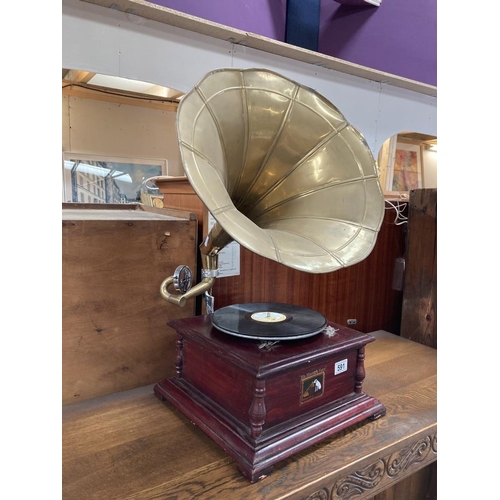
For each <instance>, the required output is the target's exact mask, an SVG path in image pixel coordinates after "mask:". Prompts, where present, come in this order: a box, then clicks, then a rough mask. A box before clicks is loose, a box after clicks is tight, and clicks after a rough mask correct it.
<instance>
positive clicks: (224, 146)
mask: <svg viewBox="0 0 500 500" xmlns="http://www.w3.org/2000/svg"><path fill="white" fill-rule="evenodd" d="M195 89H196V92H198V95H199V96H200V98H201V100H202V101H203V102H204V104H205V108H206V109H207V111H208V112H209V113H210V116H211V117H212V120H213V122H214V124H215V128H216V129H217V134H218V136H219V141H220V144H221V149H222V154H223V155H224V164H225V165H227V155H226V145H225V142H224V136H223V135H222V132H221V129H220V126H219V122H218V121H217V120H216V115H215V113H214V111H213V109H212V107H211V106H210V104H209V100H208V99H207V98H206V97H205V94H203V92H202V91H201V89H200V87H199V86H198V85H196V87H195ZM201 111H202V109H200V112H199V113H198V115H197V118H198V116H200V114H201ZM196 122H197V119H196V120H194V123H196ZM194 130H195V127H193V131H194ZM192 142H193V144H194V140H192ZM225 175H226V176H227V169H226V170H225ZM223 182H224V185H226V186H227V178H225V179H224V181H223Z"/></svg>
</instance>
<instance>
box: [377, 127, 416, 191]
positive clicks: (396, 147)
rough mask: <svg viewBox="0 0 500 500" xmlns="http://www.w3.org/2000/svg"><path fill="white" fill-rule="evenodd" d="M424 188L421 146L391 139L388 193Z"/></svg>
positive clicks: (395, 138)
mask: <svg viewBox="0 0 500 500" xmlns="http://www.w3.org/2000/svg"><path fill="white" fill-rule="evenodd" d="M421 187H422V152H421V147H420V144H412V143H409V142H408V143H407V142H398V141H397V136H393V137H392V138H391V141H390V144H389V157H388V162H387V176H386V186H385V189H386V191H410V190H412V189H418V188H421Z"/></svg>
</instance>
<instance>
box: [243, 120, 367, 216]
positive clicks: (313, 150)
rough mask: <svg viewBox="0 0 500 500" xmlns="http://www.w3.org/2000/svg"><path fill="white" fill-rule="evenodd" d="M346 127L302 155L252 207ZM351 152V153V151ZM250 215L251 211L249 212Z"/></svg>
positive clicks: (333, 132)
mask: <svg viewBox="0 0 500 500" xmlns="http://www.w3.org/2000/svg"><path fill="white" fill-rule="evenodd" d="M347 126H348V125H347V123H345V124H344V126H343V127H342V128H340V129H334V130H333V131H332V132H329V133H328V135H327V136H326V137H325V138H324V139H323V140H321V141H320V142H318V143H317V144H316V145H315V146H314V147H313V148H311V149H310V150H309V152H308V153H307V154H306V155H304V157H303V158H302V159H301V160H299V161H298V162H297V163H296V164H295V165H293V166H292V167H291V168H290V169H289V170H288V172H287V173H286V174H285V175H283V177H282V178H281V179H279V180H278V181H277V182H275V183H274V184H272V185H271V186H269V187H268V189H267V190H266V191H265V192H264V193H263V194H262V195H261V196H260V198H259V199H258V200H257V201H256V202H255V203H254V207H255V206H257V205H258V204H259V203H260V202H261V201H262V200H263V199H264V198H265V197H266V196H267V195H268V194H269V193H270V192H271V191H274V190H275V189H276V188H278V187H279V186H280V185H281V184H283V182H285V180H286V179H287V178H288V177H289V176H290V175H291V174H292V173H293V172H295V170H297V169H298V168H299V167H301V166H302V165H304V163H305V162H306V161H307V160H309V159H310V158H311V157H312V156H314V155H315V154H316V153H317V152H318V151H319V150H320V149H322V148H323V147H325V146H326V144H327V143H328V142H330V141H331V140H332V139H334V138H335V137H337V136H338V135H339V133H340V132H342V130H344V129H345V128H346V127H347ZM344 142H345V141H344ZM351 152H352V150H351ZM356 164H357V165H358V168H359V163H357V162H356ZM361 178H363V177H361ZM358 179H359V178H358ZM252 210H253V209H252ZM250 213H252V211H250Z"/></svg>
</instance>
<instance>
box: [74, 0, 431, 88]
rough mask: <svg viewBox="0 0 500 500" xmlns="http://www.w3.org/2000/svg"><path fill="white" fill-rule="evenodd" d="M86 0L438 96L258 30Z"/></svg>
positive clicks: (134, 3)
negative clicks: (248, 30) (275, 38)
mask: <svg viewBox="0 0 500 500" xmlns="http://www.w3.org/2000/svg"><path fill="white" fill-rule="evenodd" d="M83 1H84V2H87V3H91V4H94V5H100V6H101V7H107V8H112V9H115V10H118V11H122V12H124V13H126V14H133V15H137V16H140V17H143V18H146V19H150V20H152V21H156V22H159V23H163V24H168V25H170V26H175V27H177V28H181V29H185V30H187V31H192V32H195V33H199V34H202V35H207V36H211V37H213V38H217V39H220V40H226V41H228V42H230V43H235V44H238V45H244V46H246V47H251V48H253V49H257V50H261V51H263V52H268V53H271V54H276V55H279V56H283V57H287V58H289V59H294V60H297V61H302V62H305V63H309V64H313V65H315V66H321V67H324V68H327V69H331V70H335V71H339V72H341V73H346V74H349V75H353V76H358V77H360V78H365V79H367V80H372V81H376V82H381V83H387V84H390V85H393V86H395V87H400V88H404V89H407V90H411V91H414V92H418V93H421V94H425V95H430V96H436V95H437V87H435V86H433V85H428V84H426V83H422V82H418V81H416V80H411V79H408V78H404V77H401V76H397V75H394V74H391V73H385V72H383V71H379V70H375V69H373V68H369V67H367V66H361V65H359V64H354V63H351V62H348V61H344V60H342V59H338V58H336V57H332V56H328V55H325V54H321V53H319V52H315V51H312V50H307V49H303V48H301V47H296V46H294V45H290V44H288V43H284V42H280V41H278V40H273V39H271V38H267V37H264V36H260V35H257V34H255V33H248V32H246V31H242V30H238V29H236V28H231V27H229V26H224V25H223V24H219V23H215V22H213V21H208V20H206V19H202V18H200V17H196V16H192V15H189V14H184V13H182V12H179V11H177V10H173V9H169V8H167V7H163V6H161V5H156V4H153V3H151V2H147V1H145V0H83Z"/></svg>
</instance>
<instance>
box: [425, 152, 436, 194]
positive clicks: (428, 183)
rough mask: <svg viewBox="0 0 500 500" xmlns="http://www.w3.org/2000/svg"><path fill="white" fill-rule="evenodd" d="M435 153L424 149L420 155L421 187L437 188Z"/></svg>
mask: <svg viewBox="0 0 500 500" xmlns="http://www.w3.org/2000/svg"><path fill="white" fill-rule="evenodd" d="M437 155H438V154H437V151H429V150H426V149H424V150H423V154H422V166H423V169H422V187H424V188H437Z"/></svg>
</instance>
